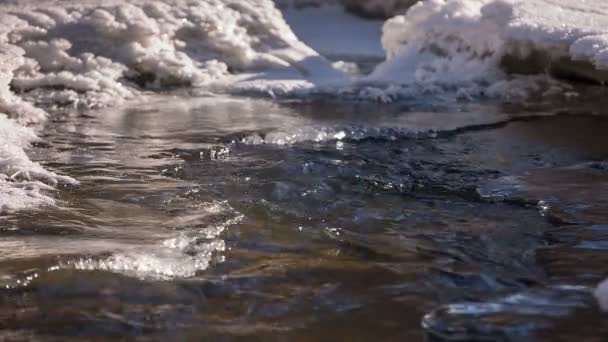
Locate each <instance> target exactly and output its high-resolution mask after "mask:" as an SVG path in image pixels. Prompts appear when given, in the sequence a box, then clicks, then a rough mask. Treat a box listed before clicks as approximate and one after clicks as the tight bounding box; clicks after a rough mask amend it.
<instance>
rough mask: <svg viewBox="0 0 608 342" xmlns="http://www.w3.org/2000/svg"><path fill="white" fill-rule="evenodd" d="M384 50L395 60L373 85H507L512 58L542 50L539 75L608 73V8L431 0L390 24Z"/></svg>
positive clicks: (560, 1) (600, 4)
mask: <svg viewBox="0 0 608 342" xmlns="http://www.w3.org/2000/svg"><path fill="white" fill-rule="evenodd" d="M382 44H383V46H384V49H385V50H386V53H387V61H386V62H385V63H383V64H381V65H380V66H379V67H378V68H377V69H376V70H375V72H374V73H373V75H372V76H371V77H370V80H372V81H382V82H389V83H401V84H403V83H418V84H420V83H426V84H429V83H430V84H449V85H456V84H463V83H470V82H477V83H481V84H488V83H493V82H495V81H497V80H504V78H505V73H504V71H503V70H501V68H500V66H501V63H502V62H503V60H504V58H505V57H507V56H515V57H516V58H517V59H519V60H520V61H526V58H527V57H529V56H530V55H531V54H532V53H534V52H538V51H542V54H543V55H545V57H546V61H544V63H541V64H540V65H539V66H538V68H539V69H540V70H535V71H536V72H537V73H542V72H544V71H545V70H548V69H550V68H551V67H552V65H553V64H554V63H564V62H566V63H567V62H568V60H572V61H583V62H586V63H589V64H591V65H593V66H594V67H595V68H596V69H608V58H607V56H608V3H606V2H605V1H603V0H589V1H585V2H575V3H573V2H572V1H569V0H551V1H549V0H529V1H520V0H427V1H423V2H420V3H418V4H416V5H414V6H413V7H412V8H410V10H409V11H408V12H407V13H406V14H405V15H401V16H397V17H395V18H393V19H390V20H388V21H387V22H386V24H385V25H384V34H383V37H382ZM573 72H576V70H575V69H574V70H573Z"/></svg>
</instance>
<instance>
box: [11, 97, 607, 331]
mask: <svg viewBox="0 0 608 342" xmlns="http://www.w3.org/2000/svg"><path fill="white" fill-rule="evenodd" d="M562 112H563V113H562V115H551V116H547V115H546V114H547V113H552V111H549V112H547V111H546V110H541V109H530V108H528V109H527V110H521V109H519V110H514V109H513V108H506V107H499V106H495V105H483V106H482V105H479V106H477V107H475V106H472V105H469V106H468V107H467V108H466V110H459V108H457V107H454V108H451V109H450V110H444V109H441V108H426V109H425V110H424V111H421V110H420V109H412V108H405V107H401V108H400V107H399V106H397V105H395V106H380V105H373V104H360V105H353V104H350V105H346V104H335V103H315V104H299V103H281V104H279V103H270V102H266V101H263V100H247V99H226V98H222V99H213V98H210V99H199V100H185V99H182V98H171V97H167V98H162V99H159V100H155V101H151V102H149V103H147V104H144V105H140V106H133V107H132V108H126V109H121V110H107V111H105V112H91V113H71V114H57V115H56V116H55V117H54V119H53V120H52V121H51V122H49V123H48V124H47V126H46V127H45V129H44V130H43V132H42V136H43V138H44V141H45V142H46V143H45V144H41V145H40V146H38V147H37V148H36V149H35V150H33V151H32V155H33V158H34V159H36V160H38V161H41V162H42V163H43V164H44V165H45V166H46V167H47V168H50V169H52V170H55V171H58V172H60V173H63V174H68V175H70V176H72V177H75V178H77V179H78V180H79V181H80V182H81V184H80V185H79V186H76V187H70V188H62V189H60V190H59V191H58V192H57V194H56V196H57V198H58V200H59V204H60V205H59V206H58V207H51V208H41V209H36V210H29V211H22V212H18V213H13V214H5V216H4V217H2V224H1V226H2V228H1V229H0V256H1V260H0V285H2V287H3V288H2V289H1V290H0V339H2V340H17V341H19V340H56V341H67V340H135V339H137V340H144V341H145V340H168V339H173V340H176V341H181V340H184V341H186V340H193V341H200V340H227V341H231V340H247V341H249V340H263V341H268V340H270V341H273V340H277V341H283V340H284V341H299V340H312V341H331V340H344V341H368V340H369V341H375V340H387V341H390V340H401V341H403V340H406V341H421V340H432V341H435V340H437V341H441V340H459V341H471V340H476V341H501V340H512V341H526V340H531V341H532V340H534V341H572V340H575V339H576V340H578V341H603V340H605V338H606V336H608V326H607V325H606V324H605V319H606V315H604V314H602V313H600V310H599V308H598V307H597V304H596V302H595V299H594V298H593V295H592V290H593V289H594V287H595V286H596V285H597V283H598V282H600V281H601V280H602V279H603V278H604V277H606V275H607V273H608V272H607V271H608V266H607V265H608V162H607V157H608V142H607V141H606V138H605V136H606V132H607V131H608V116H602V115H601V114H602V113H601V112H602V109H601V107H600V108H599V109H598V110H597V111H596V114H599V115H590V114H589V113H587V112H586V111H582V113H571V112H570V111H568V110H562Z"/></svg>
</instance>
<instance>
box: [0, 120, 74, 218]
mask: <svg viewBox="0 0 608 342" xmlns="http://www.w3.org/2000/svg"><path fill="white" fill-rule="evenodd" d="M35 140H37V138H36V135H35V133H34V132H33V130H32V129H30V128H27V127H23V126H20V125H18V124H17V123H16V122H15V121H14V120H10V119H8V118H6V116H4V115H1V114H0V211H4V210H16V209H23V208H28V207H33V206H39V205H45V204H52V203H54V200H53V199H52V198H51V197H49V196H48V195H46V194H45V192H48V191H51V190H53V187H51V185H56V184H58V183H75V180H73V179H72V178H70V177H65V176H59V175H57V174H55V173H53V172H50V171H47V170H45V169H44V168H43V167H42V166H41V165H40V164H38V163H35V162H32V161H31V160H30V159H29V158H28V156H27V155H26V153H25V149H26V148H27V147H28V146H29V144H30V143H31V142H32V141H35Z"/></svg>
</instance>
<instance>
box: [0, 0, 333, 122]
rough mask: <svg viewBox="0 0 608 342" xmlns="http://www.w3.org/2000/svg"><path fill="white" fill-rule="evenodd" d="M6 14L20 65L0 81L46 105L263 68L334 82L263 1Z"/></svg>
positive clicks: (3, 34)
mask: <svg viewBox="0 0 608 342" xmlns="http://www.w3.org/2000/svg"><path fill="white" fill-rule="evenodd" d="M3 7H4V8H3V10H2V14H0V22H2V23H3V27H2V28H0V43H2V44H4V46H5V47H4V48H3V50H4V49H7V50H9V51H11V54H12V55H16V56H19V58H18V59H16V60H14V61H13V62H12V63H11V64H10V65H9V68H7V69H8V71H7V72H5V73H3V74H0V75H2V83H4V84H6V83H10V85H11V87H12V88H13V89H15V90H16V91H18V92H25V93H28V94H29V93H34V94H36V95H38V93H44V95H45V98H46V99H47V101H49V99H50V100H51V101H52V100H53V99H56V102H63V103H65V102H72V103H75V104H78V105H85V106H87V107H96V106H103V105H104V104H106V103H109V102H111V103H115V102H116V100H117V99H125V98H129V97H131V96H133V95H135V94H137V92H136V91H135V90H134V89H137V88H146V89H158V88H167V87H171V86H187V87H200V86H203V85H209V84H210V83H212V82H217V81H219V80H221V79H223V78H226V77H227V76H228V75H229V74H239V73H246V72H259V71H262V70H263V71H267V70H280V71H282V72H285V71H286V70H289V71H292V72H293V74H298V75H299V78H306V79H313V81H316V78H324V79H326V78H328V77H329V76H333V77H339V73H338V72H337V71H335V70H334V69H332V67H331V64H329V63H328V62H327V61H325V60H324V59H323V58H322V57H320V56H319V55H318V54H317V53H316V52H315V51H314V50H312V49H311V48H309V47H308V46H306V45H305V44H303V43H301V42H300V41H299V40H298V39H297V37H296V36H295V35H294V34H293V32H292V31H291V29H290V28H289V26H288V25H287V24H286V23H285V21H284V20H283V18H282V15H281V13H280V12H279V11H278V10H277V9H276V8H275V6H274V3H273V2H272V1H270V0H262V1H253V0H204V1H196V2H190V1H180V0H172V1H163V2H160V1H157V2H150V1H143V0H130V1H117V0H115V1H86V2H78V1H74V2H72V1H44V2H41V3H34V2H32V3H30V4H26V5H20V6H15V5H5V6H3ZM7 46H8V48H7ZM11 74H12V75H11ZM7 78H8V80H7ZM2 83H0V84H2ZM313 83H314V82H313ZM5 92H6V93H7V94H8V96H9V97H10V96H11V95H10V92H9V91H6V90H5ZM5 111H9V110H5ZM9 112H19V111H17V110H15V109H12V110H10V111H9Z"/></svg>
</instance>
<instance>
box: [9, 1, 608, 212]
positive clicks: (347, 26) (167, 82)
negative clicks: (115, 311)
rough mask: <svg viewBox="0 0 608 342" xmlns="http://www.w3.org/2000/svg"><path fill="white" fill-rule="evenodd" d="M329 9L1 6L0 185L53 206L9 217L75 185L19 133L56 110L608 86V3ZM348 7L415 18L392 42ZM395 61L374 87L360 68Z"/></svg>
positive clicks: (564, 91) (519, 94)
mask: <svg viewBox="0 0 608 342" xmlns="http://www.w3.org/2000/svg"><path fill="white" fill-rule="evenodd" d="M326 2H327V3H329V4H325V5H322V6H320V7H313V8H309V7H307V8H303V9H298V8H299V7H298V6H295V7H294V6H293V4H296V5H297V3H299V2H298V1H278V5H279V7H281V6H283V7H285V6H286V5H285V4H286V3H287V4H288V5H289V4H291V5H289V6H287V8H284V9H283V11H284V12H281V11H280V10H279V9H278V8H277V6H275V2H273V1H271V0H263V1H253V0H204V1H197V2H188V1H182V0H168V1H163V2H160V1H155V2H150V1H143V0H129V1H118V0H112V1H103V2H102V1H93V0H92V1H85V2H75V1H69V0H47V1H1V2H0V7H1V8H2V12H1V14H0V21H1V22H2V23H3V25H2V27H0V113H1V114H5V115H6V116H7V117H10V118H11V119H13V120H14V121H11V120H7V119H5V118H4V116H2V120H1V121H0V129H2V133H3V135H2V136H1V137H0V139H1V140H0V142H1V143H2V146H3V149H2V165H3V166H2V167H3V168H2V170H1V172H0V178H1V179H2V182H3V183H2V187H3V188H6V189H11V191H13V192H15V194H17V195H15V196H14V198H20V199H24V198H25V197H23V196H22V193H21V191H22V190H23V189H24V187H25V188H28V189H30V190H27V191H25V192H26V193H27V194H28V196H30V197H31V198H39V196H42V197H40V198H42V199H43V200H41V201H37V200H36V201H29V200H28V201H25V200H24V201H22V202H19V200H15V201H13V200H12V198H13V196H11V195H6V196H3V197H2V199H1V200H0V205H1V206H3V207H7V208H8V207H28V206H29V204H28V203H30V202H31V203H52V200H51V199H50V198H49V197H47V196H45V195H42V192H41V188H42V187H41V186H40V184H43V183H40V184H38V183H36V184H38V185H36V186H30V185H31V184H30V183H27V184H29V185H27V186H25V183H23V182H38V181H42V182H44V183H46V184H51V185H52V184H54V183H57V182H74V180H72V179H69V178H67V177H61V176H58V175H55V174H53V173H51V172H46V171H44V170H43V169H42V168H41V167H40V165H38V164H35V163H32V162H31V161H29V159H28V158H27V156H26V154H25V152H24V151H25V149H26V148H27V146H28V145H29V143H30V142H31V141H33V140H34V139H35V134H34V133H33V131H32V130H31V129H29V128H22V127H19V126H18V125H17V124H16V123H19V124H22V125H28V124H36V123H39V122H42V121H44V120H45V118H46V116H47V113H46V110H45V109H51V108H54V107H65V106H73V107H79V108H97V107H104V106H109V105H116V104H120V103H121V102H124V101H129V100H132V99H137V98H141V97H142V96H143V94H144V93H146V92H155V91H160V90H167V89H172V88H175V87H178V88H191V89H200V90H203V91H212V92H228V93H246V94H251V93H253V94H264V95H268V96H271V97H276V96H285V95H287V96H294V95H295V96H299V97H308V96H311V95H314V94H328V95H331V96H334V97H340V98H344V99H347V100H373V101H379V102H392V101H399V100H401V99H404V98H405V99H417V98H421V97H430V98H432V97H433V96H437V97H445V96H447V97H451V98H454V99H455V100H472V99H476V98H484V97H491V98H498V99H507V100H512V101H521V100H522V99H524V98H525V97H526V96H530V94H544V95H548V96H554V95H556V94H557V95H560V96H570V95H568V94H570V93H571V91H570V90H569V88H568V86H567V85H566V84H564V83H561V82H558V81H555V80H554V79H552V78H551V77H550V76H548V74H554V75H558V76H566V77H571V78H582V79H587V80H592V81H595V82H599V83H603V82H604V81H605V80H608V71H604V70H605V69H606V70H608V4H604V3H603V2H602V1H600V0H592V1H586V2H584V3H582V2H581V3H575V4H572V3H571V2H569V1H567V0H552V1H549V0H531V1H520V0H425V1H422V2H419V3H417V4H416V5H414V6H412V7H411V8H409V10H408V9H407V8H408V7H409V6H410V5H412V3H413V1H409V0H403V1H390V2H378V1H373V2H361V1H352V0H351V1H341V2H340V1H313V3H318V4H321V3H326ZM337 4H341V6H345V7H349V6H350V7H349V8H351V9H352V7H353V6H354V7H358V8H360V10H361V11H364V12H365V13H367V14H365V15H366V16H370V17H378V15H375V14H374V13H384V14H383V15H384V16H387V15H389V14H390V15H393V14H398V13H403V12H405V11H406V10H407V13H405V14H401V15H397V16H396V17H394V18H392V19H389V20H387V21H386V23H384V25H383V28H382V32H381V29H380V26H381V25H382V22H381V21H377V20H376V21H373V20H368V19H363V18H360V17H356V16H354V15H352V14H351V13H350V12H347V11H346V10H345V8H343V7H337ZM366 11H367V12H366ZM323 22H325V24H323V25H321V24H322V23H323ZM330 24H331V25H333V26H331V25H330ZM324 28H325V29H324ZM324 30H325V31H324ZM380 35H381V37H380ZM380 41H381V43H382V45H380ZM381 48H382V49H381ZM385 55H386V61H384V62H383V63H381V64H380V65H379V66H377V67H376V68H375V70H373V71H372V72H371V74H370V75H365V72H361V71H360V70H358V66H357V65H356V63H353V61H354V62H356V61H357V60H363V59H366V58H375V59H378V60H380V59H382V58H383V56H385ZM330 57H331V58H332V59H334V61H330V60H329V58H330ZM341 58H344V59H345V60H339V59H341ZM335 59H338V60H335ZM519 74H525V75H519ZM9 131H11V132H12V131H22V134H21V135H19V136H18V137H16V136H15V135H12V134H8V133H6V132H9ZM24 136H27V138H24ZM16 189H19V190H16ZM4 193H5V194H9V191H8V190H5V191H4ZM12 202H14V203H24V204H23V205H13V204H11V203H12Z"/></svg>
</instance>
